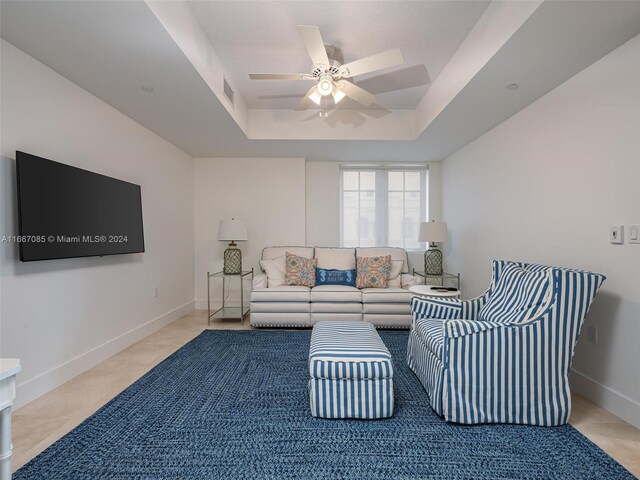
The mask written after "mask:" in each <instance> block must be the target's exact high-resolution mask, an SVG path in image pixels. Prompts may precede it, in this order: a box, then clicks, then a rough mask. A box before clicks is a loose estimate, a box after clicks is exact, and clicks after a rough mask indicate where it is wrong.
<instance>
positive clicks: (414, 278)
mask: <svg viewBox="0 0 640 480" xmlns="http://www.w3.org/2000/svg"><path fill="white" fill-rule="evenodd" d="M400 282H401V283H400V285H401V286H402V288H409V287H413V286H414V285H422V283H423V280H422V277H420V276H418V275H409V274H408V273H403V274H401V275H400Z"/></svg>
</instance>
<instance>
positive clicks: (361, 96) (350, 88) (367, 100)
mask: <svg viewBox="0 0 640 480" xmlns="http://www.w3.org/2000/svg"><path fill="white" fill-rule="evenodd" d="M336 85H337V86H338V88H339V89H340V91H342V92H343V93H344V94H345V95H346V96H347V97H349V98H351V99H352V100H355V101H356V102H358V103H360V104H362V105H364V106H365V107H368V106H369V105H371V104H372V103H374V102H375V101H376V96H375V95H373V94H371V93H369V92H367V91H366V90H365V89H364V88H360V87H359V86H357V85H355V84H353V83H351V82H347V81H346V80H339V81H337V82H336Z"/></svg>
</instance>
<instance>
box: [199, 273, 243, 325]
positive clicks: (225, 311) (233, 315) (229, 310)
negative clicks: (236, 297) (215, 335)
mask: <svg viewBox="0 0 640 480" xmlns="http://www.w3.org/2000/svg"><path fill="white" fill-rule="evenodd" d="M212 278H221V279H222V307H220V308H218V309H217V310H215V311H211V279H212ZM227 278H229V279H238V280H240V306H239V307H228V306H227V305H226V300H227V299H226V295H225V282H226V280H227ZM247 279H250V280H251V281H252V282H253V268H252V269H251V270H243V271H242V272H241V273H236V274H227V273H224V272H222V271H220V272H215V273H210V272H207V322H208V323H207V324H208V325H211V319H212V318H218V319H237V320H240V323H241V324H243V323H244V317H245V315H246V314H247V313H249V302H248V301H247V302H246V303H245V298H244V281H245V280H247ZM249 291H251V289H249Z"/></svg>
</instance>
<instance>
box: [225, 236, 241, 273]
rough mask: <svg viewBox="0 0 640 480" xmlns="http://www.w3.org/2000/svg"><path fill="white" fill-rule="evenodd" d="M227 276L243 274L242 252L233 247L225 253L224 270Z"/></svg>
mask: <svg viewBox="0 0 640 480" xmlns="http://www.w3.org/2000/svg"><path fill="white" fill-rule="evenodd" d="M222 271H223V272H224V274H225V275H240V274H241V273H242V250H240V249H239V248H237V247H235V244H233V246H231V245H230V246H229V248H227V249H226V250H225V251H224V267H223V269H222Z"/></svg>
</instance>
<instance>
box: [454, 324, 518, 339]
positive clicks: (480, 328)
mask: <svg viewBox="0 0 640 480" xmlns="http://www.w3.org/2000/svg"><path fill="white" fill-rule="evenodd" d="M508 326H509V325H506V324H504V323H497V322H484V321H482V320H462V319H455V320H447V321H446V322H444V336H445V337H446V338H458V337H464V336H466V335H472V334H474V333H478V332H484V331H487V330H492V329H494V328H505V327H508Z"/></svg>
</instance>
